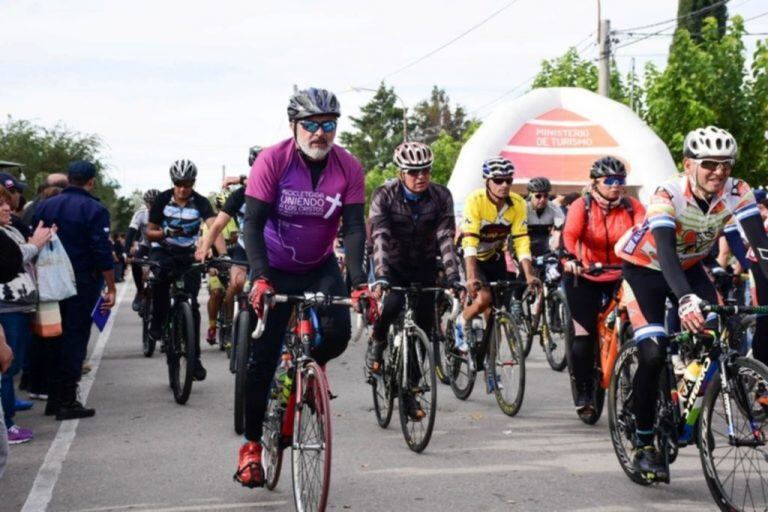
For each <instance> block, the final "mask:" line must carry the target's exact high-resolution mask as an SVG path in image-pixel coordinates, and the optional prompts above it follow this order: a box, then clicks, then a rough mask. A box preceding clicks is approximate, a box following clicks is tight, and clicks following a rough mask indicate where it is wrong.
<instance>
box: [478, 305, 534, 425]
mask: <svg viewBox="0 0 768 512" xmlns="http://www.w3.org/2000/svg"><path fill="white" fill-rule="evenodd" d="M488 361H489V364H488V367H487V368H488V371H490V372H491V373H490V376H489V377H490V379H491V381H492V383H493V394H494V396H495V397H496V403H497V404H498V405H499V409H501V412H503V413H504V414H506V415H507V416H514V415H516V414H517V413H518V412H520V407H521V406H522V405H523V398H524V397H525V355H524V354H523V341H522V338H521V337H520V333H519V332H518V330H517V328H516V327H515V324H514V323H513V321H512V318H511V317H510V316H509V315H507V314H506V313H496V314H495V316H494V318H493V330H492V331H491V338H490V340H489V343H488Z"/></svg>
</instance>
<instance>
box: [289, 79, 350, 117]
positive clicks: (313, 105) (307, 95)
mask: <svg viewBox="0 0 768 512" xmlns="http://www.w3.org/2000/svg"><path fill="white" fill-rule="evenodd" d="M317 115H332V116H336V117H339V116H340V115H341V107H340V106H339V100H337V99H336V95H335V94H333V93H332V92H331V91H329V90H326V89H317V88H315V87H310V88H309V89H303V90H301V91H295V92H294V93H293V95H291V99H290V100H289V101H288V120H289V121H298V120H300V119H306V118H307V117H311V116H317Z"/></svg>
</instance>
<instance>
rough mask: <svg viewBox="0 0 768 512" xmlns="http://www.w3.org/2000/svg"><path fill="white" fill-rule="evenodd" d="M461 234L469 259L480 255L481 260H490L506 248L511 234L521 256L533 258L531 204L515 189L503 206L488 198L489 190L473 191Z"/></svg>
mask: <svg viewBox="0 0 768 512" xmlns="http://www.w3.org/2000/svg"><path fill="white" fill-rule="evenodd" d="M461 235H462V238H461V247H462V249H464V257H465V258H466V257H469V256H476V257H477V259H478V260H480V261H487V260H489V259H490V258H491V257H493V256H494V255H496V254H499V253H501V252H502V251H504V249H505V248H506V243H507V239H508V238H510V237H511V238H512V243H513V245H514V247H515V254H516V256H517V259H519V260H524V259H530V258H531V241H530V238H528V207H527V206H526V204H525V200H524V199H523V198H522V197H520V196H519V195H518V194H515V193H514V192H510V193H509V197H508V198H507V201H506V202H505V203H504V206H502V208H501V209H498V208H496V205H495V204H493V203H492V202H491V200H490V199H488V196H487V194H486V191H485V189H480V190H475V191H474V192H472V193H471V194H469V196H467V199H466V201H465V203H464V220H463V221H462V223H461Z"/></svg>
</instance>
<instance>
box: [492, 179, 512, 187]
mask: <svg viewBox="0 0 768 512" xmlns="http://www.w3.org/2000/svg"><path fill="white" fill-rule="evenodd" d="M491 181H492V182H493V183H494V184H496V185H505V184H506V185H511V184H512V178H491Z"/></svg>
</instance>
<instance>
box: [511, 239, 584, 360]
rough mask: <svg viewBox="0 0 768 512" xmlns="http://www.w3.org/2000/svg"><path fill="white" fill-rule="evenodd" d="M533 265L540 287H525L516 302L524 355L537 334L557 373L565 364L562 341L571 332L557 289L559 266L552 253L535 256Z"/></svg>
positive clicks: (562, 299)
mask: <svg viewBox="0 0 768 512" xmlns="http://www.w3.org/2000/svg"><path fill="white" fill-rule="evenodd" d="M533 264H534V268H536V269H537V270H538V274H539V275H540V276H541V280H542V283H543V286H542V287H541V288H540V289H538V290H532V289H530V288H529V289H527V290H526V291H525V292H524V293H523V298H522V299H521V301H520V302H521V305H522V311H523V317H524V318H525V324H524V326H525V331H526V339H525V347H524V352H525V356H526V357H528V354H529V353H530V352H531V347H532V345H533V337H534V336H535V335H537V334H538V335H539V343H540V344H541V348H542V349H543V350H544V354H545V355H546V356H547V362H548V363H549V366H550V367H551V368H552V369H553V370H555V371H558V372H560V371H563V369H564V368H565V366H566V357H565V354H566V344H567V343H570V342H571V340H569V338H570V337H572V335H573V334H572V330H571V329H570V325H571V312H570V310H569V309H568V302H567V301H566V300H565V295H564V294H563V292H562V290H560V282H561V281H562V274H561V270H562V268H561V265H560V260H559V258H558V256H557V255H556V254H555V253H553V252H550V253H547V254H545V255H542V256H537V257H536V259H535V260H534V263H533Z"/></svg>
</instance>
